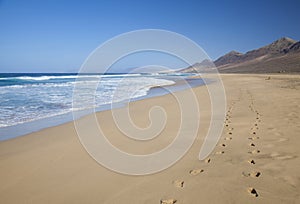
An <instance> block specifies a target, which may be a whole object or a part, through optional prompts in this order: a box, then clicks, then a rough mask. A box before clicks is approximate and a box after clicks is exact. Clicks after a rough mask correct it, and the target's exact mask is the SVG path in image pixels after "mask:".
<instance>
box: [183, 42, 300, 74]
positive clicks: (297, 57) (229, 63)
mask: <svg viewBox="0 0 300 204" xmlns="http://www.w3.org/2000/svg"><path fill="white" fill-rule="evenodd" d="M205 64H207V62H205V63H203V62H201V63H197V64H195V65H193V66H192V67H193V69H194V72H195V70H197V71H198V72H203V71H204V70H208V68H212V67H214V66H212V64H214V65H215V67H217V69H218V70H219V72H221V73H278V72H289V73H291V72H300V41H298V42H297V41H295V40H293V39H290V38H287V37H283V38H280V39H278V40H276V41H274V42H273V43H271V44H269V45H266V46H263V47H261V48H258V49H255V50H251V51H248V52H246V53H245V54H243V53H240V52H237V51H231V52H229V53H227V54H225V55H223V56H222V57H220V58H218V59H217V60H215V61H214V62H210V65H209V66H206V67H205ZM182 71H184V72H186V71H192V69H191V67H188V68H186V69H184V70H182Z"/></svg>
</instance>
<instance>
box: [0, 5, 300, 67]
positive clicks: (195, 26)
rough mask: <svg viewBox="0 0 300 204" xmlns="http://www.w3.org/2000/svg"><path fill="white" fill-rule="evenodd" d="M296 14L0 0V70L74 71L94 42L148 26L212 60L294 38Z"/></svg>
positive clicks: (277, 9)
mask: <svg viewBox="0 0 300 204" xmlns="http://www.w3.org/2000/svg"><path fill="white" fill-rule="evenodd" d="M299 8H300V1H299V0H286V1H282V0H281V1H277V0H270V1H267V0H252V1H208V0H207V1H200V0H198V1H176V0H175V1H174V0H173V1H168V0H160V1H155V0H152V1H143V0H140V1H113V0H112V1H76V0H73V1H58V0H57V1H55V0H49V1H47V0H44V1H37V0H36V1H31V0H26V1H22V0H19V1H15V0H2V1H1V0H0V72H76V71H78V69H79V68H80V66H81V64H82V63H83V62H84V60H85V59H86V57H87V56H88V55H89V54H90V53H91V52H92V51H93V50H94V49H95V48H96V47H98V46H99V45H100V44H101V43H103V42H105V41H106V40H109V39H110V38H112V37H114V36H116V35H119V34H122V33H124V32H129V31H133V30H137V29H148V28H154V29H165V30H170V31H173V32H177V33H180V34H182V35H185V36H186V37H188V38H190V39H191V40H193V41H195V42H196V43H198V44H199V45H200V46H201V47H202V48H203V49H204V50H205V51H206V52H207V54H208V55H209V56H210V57H211V58H212V59H216V58H218V57H220V56H221V55H223V54H225V53H226V52H229V51H231V50H237V51H240V52H245V51H247V50H251V49H254V48H258V47H261V46H263V45H265V44H268V43H271V42H272V41H274V40H276V39H278V38H280V37H283V36H287V37H290V38H293V39H295V40H300V26H299V25H300V12H299ZM139 63H140V62H139ZM145 63H147V62H145ZM138 65H139V64H138V63H137V64H134V62H131V63H129V62H127V64H125V63H124V64H123V65H122V66H124V67H126V66H128V67H130V66H138Z"/></svg>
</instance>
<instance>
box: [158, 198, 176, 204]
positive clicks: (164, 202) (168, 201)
mask: <svg viewBox="0 0 300 204" xmlns="http://www.w3.org/2000/svg"><path fill="white" fill-rule="evenodd" d="M176 202H177V200H175V199H172V198H171V199H166V200H160V204H174V203H176Z"/></svg>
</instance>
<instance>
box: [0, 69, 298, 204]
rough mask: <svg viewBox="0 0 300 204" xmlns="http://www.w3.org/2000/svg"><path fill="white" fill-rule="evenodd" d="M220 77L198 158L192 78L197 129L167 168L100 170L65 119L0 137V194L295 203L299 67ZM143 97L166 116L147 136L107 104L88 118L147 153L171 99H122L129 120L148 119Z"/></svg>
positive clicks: (127, 146)
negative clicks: (219, 120) (213, 137)
mask: <svg viewBox="0 0 300 204" xmlns="http://www.w3.org/2000/svg"><path fill="white" fill-rule="evenodd" d="M221 77H222V80H223V83H224V87H225V90H226V98H227V110H228V112H227V116H226V121H225V122H224V129H223V134H222V136H221V139H220V140H219V142H218V145H217V146H216V147H215V149H214V151H213V152H212V154H211V155H210V156H209V158H207V159H206V160H205V161H199V160H198V154H199V151H200V148H201V145H202V143H203V140H204V137H205V135H206V133H207V131H208V128H209V120H210V101H209V100H208V93H207V88H206V87H205V86H200V87H196V88H193V89H194V92H195V93H196V94H197V98H198V100H199V109H200V113H201V115H200V118H199V123H200V129H199V132H198V135H197V138H196V140H195V142H194V144H193V145H192V147H191V149H190V150H189V151H188V152H187V154H186V155H185V156H184V157H183V158H182V159H181V160H180V161H178V162H177V163H176V164H175V165H173V166H172V167H170V168H168V169H166V170H164V171H162V172H160V173H156V174H153V175H147V176H129V175H122V174H118V173H115V172H113V171H111V170H108V169H106V168H104V167H102V166H101V165H99V164H98V163H96V162H95V161H94V160H93V159H92V158H91V157H90V156H89V154H88V153H87V152H86V150H85V149H84V148H83V146H82V145H81V143H80V142H79V139H78V137H77V134H76V131H75V128H74V124H73V122H70V123H67V124H63V125H60V126H56V127H51V128H48V129H44V130H42V131H39V132H35V133H32V134H29V135H26V136H22V137H18V138H14V139H11V140H7V141H2V142H0V181H1V185H0V203H7V204H9V203H130V204H135V203H139V204H140V203H149V204H155V203H158V204H159V203H176V204H181V203H300V176H299V171H300V148H299V147H300V139H299V132H300V120H299V116H300V91H299V89H300V75H279V74H278V75H256V74H244V75H241V74H222V75H221ZM178 94H182V95H184V94H185V91H181V92H179V93H178ZM153 105H159V106H161V107H164V108H165V111H166V113H167V115H168V121H167V123H166V128H165V129H164V130H163V131H162V132H161V134H160V135H159V137H157V138H155V139H153V140H151V141H148V142H140V141H139V142H138V141H134V140H131V139H128V138H126V137H124V136H123V135H122V133H121V132H120V131H119V130H118V128H117V127H116V126H115V124H114V123H113V118H112V115H111V111H103V112H99V113H97V118H98V120H99V121H101V127H103V130H104V132H105V133H106V134H108V135H110V137H109V138H108V139H109V140H110V142H111V143H112V144H113V145H115V146H116V147H118V148H120V149H121V150H123V151H126V152H130V153H135V154H145V153H151V152H155V151H158V150H160V149H162V148H163V147H165V146H166V145H168V144H169V143H170V142H171V141H172V140H173V139H174V136H175V135H176V134H175V133H176V131H178V128H177V127H178V125H179V124H180V120H179V118H180V113H179V111H178V104H177V103H176V100H175V98H174V97H172V95H165V96H160V97H154V98H149V99H144V100H141V101H136V102H132V103H131V104H130V110H131V114H132V115H131V116H132V118H133V121H134V122H135V123H136V125H138V126H140V127H145V126H147V125H148V124H149V120H148V111H149V109H150V108H151V107H152V106H153ZM84 119H85V118H83V119H81V120H84Z"/></svg>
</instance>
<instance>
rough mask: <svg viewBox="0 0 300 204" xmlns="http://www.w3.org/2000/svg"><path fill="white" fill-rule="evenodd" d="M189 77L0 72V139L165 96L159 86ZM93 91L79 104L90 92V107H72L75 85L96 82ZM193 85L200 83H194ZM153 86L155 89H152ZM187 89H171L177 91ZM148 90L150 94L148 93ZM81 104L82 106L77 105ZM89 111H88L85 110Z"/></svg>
mask: <svg viewBox="0 0 300 204" xmlns="http://www.w3.org/2000/svg"><path fill="white" fill-rule="evenodd" d="M191 75H193V74H186V73H182V74H181V73H173V74H157V73H155V74H105V75H99V74H84V75H78V74H76V73H70V74H66V73H47V74H45V73H2V74H0V96H1V97H0V110H1V112H0V140H6V139H10V138H13V137H17V136H21V135H24V134H28V133H31V132H34V131H38V130H40V129H43V128H46V127H51V126H55V125H59V124H62V123H65V122H68V121H71V120H72V119H73V118H72V111H82V112H83V113H82V115H85V114H88V113H91V112H92V111H94V110H96V111H101V110H106V109H109V108H110V107H111V103H112V102H113V103H120V104H122V101H126V100H128V98H130V100H138V99H142V98H146V97H153V96H158V95H163V94H166V93H167V92H166V91H165V90H164V89H161V88H159V87H160V86H166V85H173V84H175V82H176V81H177V80H180V79H183V78H185V79H186V78H189V77H190V76H191ZM99 79H101V80H100V83H99V84H98V86H97V89H96V90H85V91H84V92H83V93H87V94H86V96H85V94H83V95H82V96H80V98H81V99H82V101H85V97H89V96H88V95H89V94H90V93H91V92H92V91H94V92H92V93H93V94H94V95H93V97H94V102H95V103H93V104H92V106H87V104H86V103H76V105H75V106H74V104H73V90H74V86H75V84H76V83H77V84H78V83H90V82H91V81H93V82H97V83H98V82H99ZM197 81H198V82H197V83H196V84H197V85H199V83H200V84H202V82H201V81H200V82H199V80H197ZM153 87H158V88H156V89H155V88H154V89H152V88H153ZM183 88H188V87H173V90H174V91H176V90H179V89H183ZM150 90H152V91H150ZM80 104H82V105H80ZM88 110H90V111H88Z"/></svg>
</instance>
